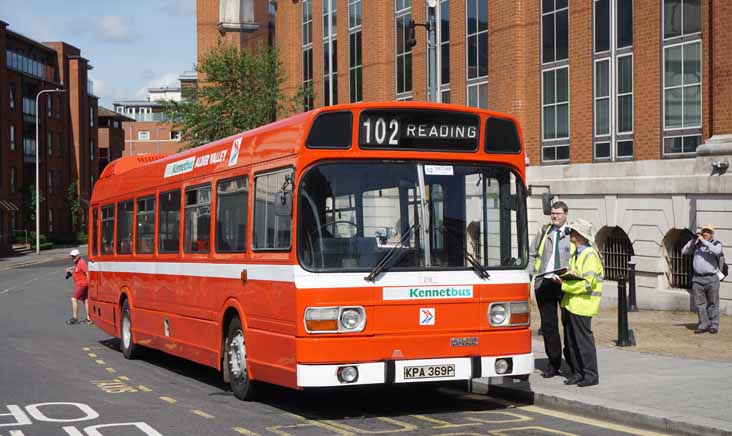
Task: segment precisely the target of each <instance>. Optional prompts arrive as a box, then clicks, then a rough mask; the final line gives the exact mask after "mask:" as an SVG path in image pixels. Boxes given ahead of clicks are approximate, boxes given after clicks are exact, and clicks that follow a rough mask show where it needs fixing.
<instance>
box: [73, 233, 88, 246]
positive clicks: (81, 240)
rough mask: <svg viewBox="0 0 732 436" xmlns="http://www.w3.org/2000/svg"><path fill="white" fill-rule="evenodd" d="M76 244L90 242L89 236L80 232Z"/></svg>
mask: <svg viewBox="0 0 732 436" xmlns="http://www.w3.org/2000/svg"><path fill="white" fill-rule="evenodd" d="M76 242H78V243H79V244H86V243H87V242H89V235H87V234H86V233H85V232H79V233H77V234H76Z"/></svg>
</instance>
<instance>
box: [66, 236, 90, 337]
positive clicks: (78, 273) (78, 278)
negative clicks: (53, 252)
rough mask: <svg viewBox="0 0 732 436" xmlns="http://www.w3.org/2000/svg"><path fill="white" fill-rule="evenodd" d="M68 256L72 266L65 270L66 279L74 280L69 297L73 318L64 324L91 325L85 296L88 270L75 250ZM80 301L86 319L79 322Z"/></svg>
mask: <svg viewBox="0 0 732 436" xmlns="http://www.w3.org/2000/svg"><path fill="white" fill-rule="evenodd" d="M69 256H71V259H72V260H73V261H74V266H71V267H69V268H67V269H66V278H67V279H68V278H69V276H71V277H72V278H73V279H74V293H73V294H72V295H71V309H72V312H73V316H72V317H71V318H70V319H69V320H68V321H66V324H68V325H74V324H81V323H84V324H91V322H92V321H91V319H89V302H88V301H87V295H88V294H89V268H88V266H87V264H86V261H85V260H84V258H83V257H81V254H79V250H77V249H76V248H74V249H73V250H71V252H70V253H69ZM80 300H81V301H83V302H84V308H85V309H86V319H84V320H82V321H79V317H78V315H79V301H80Z"/></svg>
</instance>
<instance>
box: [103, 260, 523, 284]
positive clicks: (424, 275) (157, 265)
mask: <svg viewBox="0 0 732 436" xmlns="http://www.w3.org/2000/svg"><path fill="white" fill-rule="evenodd" d="M245 269H246V270H247V277H248V279H249V280H265V281H273V282H290V283H293V282H294V283H295V286H296V287H297V288H298V289H316V288H321V289H330V288H372V287H375V288H381V287H385V286H440V285H481V284H485V285H505V284H512V283H528V281H529V275H528V273H526V272H525V271H523V270H503V271H501V270H496V271H490V275H491V276H490V278H489V279H487V280H482V279H481V278H479V277H478V276H477V275H476V274H475V273H474V272H473V271H472V270H462V271H455V270H453V271H396V272H395V271H387V272H385V273H382V274H380V275H379V277H378V278H377V279H376V281H374V282H367V281H366V280H364V277H366V275H367V273H366V272H350V273H338V272H328V273H313V272H309V271H306V270H304V269H303V268H302V267H300V266H299V265H263V264H227V263H201V262H89V270H91V271H99V272H110V273H132V274H158V275H168V276H181V277H210V278H223V279H236V280H239V279H240V278H241V272H242V271H243V270H245Z"/></svg>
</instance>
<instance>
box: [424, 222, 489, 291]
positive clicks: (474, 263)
mask: <svg viewBox="0 0 732 436" xmlns="http://www.w3.org/2000/svg"><path fill="white" fill-rule="evenodd" d="M435 228H436V229H437V230H439V231H440V233H442V234H443V235H447V236H449V237H451V238H453V240H458V235H456V234H455V231H454V230H451V229H450V228H449V227H447V226H445V225H442V226H440V227H435ZM463 254H465V259H467V260H468V263H469V264H470V267H471V268H472V269H473V271H475V273H476V274H478V277H480V278H481V279H483V280H486V279H489V278H490V277H491V275H490V274H488V269H487V268H486V267H484V266H483V265H481V264H480V262H478V260H477V259H475V257H473V255H472V254H470V252H469V251H468V250H467V249H466V248H465V247H463Z"/></svg>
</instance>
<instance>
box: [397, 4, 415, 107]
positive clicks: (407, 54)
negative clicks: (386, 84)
mask: <svg viewBox="0 0 732 436" xmlns="http://www.w3.org/2000/svg"><path fill="white" fill-rule="evenodd" d="M394 12H395V16H396V94H397V95H396V98H397V100H411V99H412V47H411V46H410V45H409V44H408V43H407V40H408V38H409V21H410V20H411V19H412V0H395V3H394Z"/></svg>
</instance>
